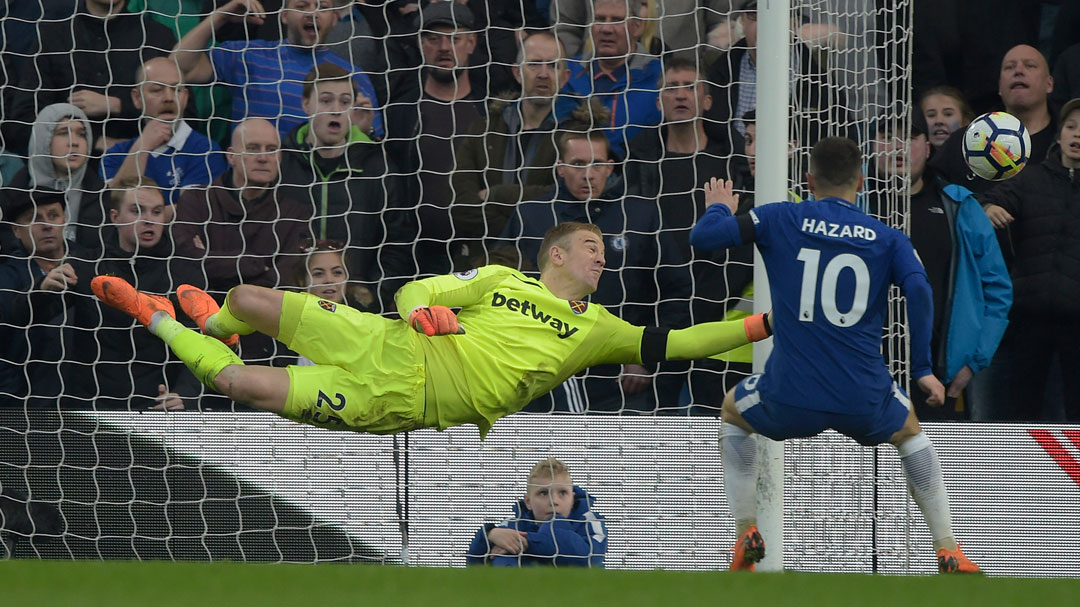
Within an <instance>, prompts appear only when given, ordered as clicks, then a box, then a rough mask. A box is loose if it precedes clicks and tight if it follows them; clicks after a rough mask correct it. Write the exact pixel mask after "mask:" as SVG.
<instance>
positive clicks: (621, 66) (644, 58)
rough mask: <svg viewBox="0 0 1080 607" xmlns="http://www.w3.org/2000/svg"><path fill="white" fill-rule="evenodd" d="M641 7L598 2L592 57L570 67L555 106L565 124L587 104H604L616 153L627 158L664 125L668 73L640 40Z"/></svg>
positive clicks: (621, 2) (595, 2)
mask: <svg viewBox="0 0 1080 607" xmlns="http://www.w3.org/2000/svg"><path fill="white" fill-rule="evenodd" d="M630 6H633V7H634V8H638V9H639V8H640V3H629V2H627V1H626V0H593V14H594V21H593V23H592V26H591V28H590V30H589V31H590V36H591V40H592V45H593V51H592V52H590V53H585V54H582V55H579V56H578V57H576V58H575V59H573V60H572V61H571V62H570V80H569V81H568V82H567V83H566V86H564V87H563V91H562V92H563V94H564V96H562V97H560V98H559V99H558V101H557V103H556V105H555V116H556V117H557V118H558V119H560V120H562V119H565V118H566V117H567V116H569V115H570V114H571V113H573V112H574V111H575V110H576V109H577V108H578V106H579V104H581V102H582V101H583V100H584V99H595V100H598V101H600V102H601V103H602V104H603V105H604V107H606V108H607V109H608V112H609V122H608V124H607V127H608V129H609V130H607V131H606V134H607V136H608V139H609V140H610V141H611V148H612V151H613V152H614V153H615V154H616V155H617V156H618V157H619V158H622V157H624V156H625V155H626V149H627V146H628V145H629V143H630V140H632V139H633V138H634V137H635V136H636V135H637V134H638V132H639V131H640V130H641V129H643V128H646V127H650V126H654V125H656V124H658V123H659V122H660V108H659V107H658V106H657V97H658V95H659V89H660V78H661V76H662V75H663V74H662V72H663V69H662V67H661V65H660V60H659V59H656V58H655V57H650V56H648V55H647V54H646V52H645V47H643V46H642V45H641V44H640V43H639V41H638V39H639V38H640V36H641V32H642V30H643V29H644V26H645V24H644V22H643V21H642V20H641V18H640V16H639V14H638V11H636V10H635V11H634V12H633V13H630V12H629V7H630Z"/></svg>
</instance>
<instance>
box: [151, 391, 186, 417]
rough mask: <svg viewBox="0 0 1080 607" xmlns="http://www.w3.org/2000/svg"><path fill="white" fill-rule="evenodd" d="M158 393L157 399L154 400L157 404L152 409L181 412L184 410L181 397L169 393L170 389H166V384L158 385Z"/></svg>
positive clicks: (174, 393)
mask: <svg viewBox="0 0 1080 607" xmlns="http://www.w3.org/2000/svg"><path fill="white" fill-rule="evenodd" d="M157 391H158V395H157V398H155V399H154V400H156V401H157V404H156V405H154V406H152V407H150V408H151V409H160V410H162V411H179V410H181V409H183V408H184V401H182V400H180V395H179V394H177V393H176V392H169V389H168V388H166V387H165V384H158V387H157Z"/></svg>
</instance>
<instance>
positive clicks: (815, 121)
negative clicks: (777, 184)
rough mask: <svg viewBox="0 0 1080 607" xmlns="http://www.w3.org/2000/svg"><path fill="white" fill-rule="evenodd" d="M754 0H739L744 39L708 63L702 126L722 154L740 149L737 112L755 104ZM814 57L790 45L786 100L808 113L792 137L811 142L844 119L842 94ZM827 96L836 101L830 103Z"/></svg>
mask: <svg viewBox="0 0 1080 607" xmlns="http://www.w3.org/2000/svg"><path fill="white" fill-rule="evenodd" d="M757 4H758V3H757V0H740V4H739V5H738V12H737V19H738V21H739V24H740V25H741V26H742V31H743V38H742V39H741V40H739V41H737V42H735V44H734V45H732V47H731V50H729V51H728V52H726V53H724V54H723V55H721V56H720V58H718V59H717V60H716V61H715V62H714V63H713V64H712V66H711V67H710V68H709V73H708V80H709V82H710V83H711V85H712V87H713V88H712V91H711V93H712V107H710V108H709V111H707V112H705V118H706V123H705V130H706V132H708V133H709V138H710V139H713V140H715V141H717V142H719V143H720V145H722V146H723V149H724V150H725V151H726V152H727V153H732V152H734V151H736V150H740V149H742V147H743V144H742V138H743V135H744V133H745V130H746V127H745V125H744V124H743V123H742V121H740V120H738V119H737V117H739V116H743V115H744V114H746V113H747V112H749V111H751V110H754V109H755V107H756V104H757ZM792 25H793V27H795V26H800V24H798V23H792ZM816 57H817V55H815V53H814V52H813V51H812V50H811V49H810V48H809V47H808V46H807V45H806V44H803V43H794V44H793V45H792V55H791V68H792V71H793V72H794V74H793V76H792V82H793V83H794V84H793V86H792V90H791V99H792V103H793V104H798V109H797V110H796V109H795V108H794V107H793V111H801V113H802V114H803V115H805V116H807V118H804V119H802V120H799V121H796V125H797V126H798V128H800V129H801V130H805V132H799V133H798V134H797V136H796V139H797V140H799V141H801V142H806V143H807V144H808V145H811V146H812V145H813V144H814V143H815V142H816V141H817V140H818V139H819V138H820V136H821V135H822V134H824V132H825V131H826V130H827V129H833V130H835V129H836V125H838V124H840V125H843V124H847V122H848V119H847V117H846V110H845V108H846V107H847V104H846V102H845V101H844V100H843V98H842V93H838V92H836V91H835V87H833V86H832V83H831V81H830V75H829V72H828V70H827V69H826V68H825V67H823V66H822V65H821V63H820V62H819V61H817V60H816ZM838 95H839V96H840V98H839V99H838V97H837V96H838ZM830 98H832V99H834V100H835V101H833V102H832V103H830Z"/></svg>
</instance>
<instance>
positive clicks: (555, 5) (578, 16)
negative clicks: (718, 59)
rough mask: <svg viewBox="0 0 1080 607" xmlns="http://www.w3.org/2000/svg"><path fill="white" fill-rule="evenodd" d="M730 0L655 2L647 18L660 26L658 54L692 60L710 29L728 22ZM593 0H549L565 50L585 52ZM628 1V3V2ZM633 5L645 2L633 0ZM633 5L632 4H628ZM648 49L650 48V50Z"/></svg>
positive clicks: (556, 29) (576, 52) (591, 20)
mask: <svg viewBox="0 0 1080 607" xmlns="http://www.w3.org/2000/svg"><path fill="white" fill-rule="evenodd" d="M731 3H732V2H731V0H699V1H692V0H674V1H672V0H664V1H663V2H657V3H656V14H654V15H648V17H649V19H650V20H652V21H654V22H655V23H657V24H658V25H659V27H658V28H657V29H658V35H657V38H656V40H657V41H658V42H659V43H660V48H659V49H657V50H658V51H660V52H658V53H653V54H657V55H658V54H661V53H662V54H664V55H665V56H667V55H669V54H677V55H679V56H680V57H683V58H685V59H691V60H692V59H694V56H695V53H701V52H702V51H704V50H705V48H707V47H705V46H703V45H705V44H706V43H707V42H708V37H709V32H710V31H712V30H713V29H714V28H716V27H717V26H719V25H721V24H723V23H725V22H726V21H727V19H726V15H727V14H728V13H729V12H730V10H731V7H730V5H731ZM594 4H595V2H594V1H593V0H551V3H550V5H551V11H550V12H551V22H552V23H553V24H554V25H555V32H556V33H557V34H558V36H559V41H560V42H562V43H563V46H564V47H565V48H566V52H567V53H569V54H570V55H571V56H576V55H579V54H583V53H585V52H587V50H588V49H587V47H588V45H589V44H588V42H589V41H588V31H589V24H591V23H594V19H593V5H594ZM627 4H631V2H627ZM634 4H641V5H645V4H647V2H643V1H641V0H636V2H634ZM631 5H632V4H631ZM650 51H651V49H650Z"/></svg>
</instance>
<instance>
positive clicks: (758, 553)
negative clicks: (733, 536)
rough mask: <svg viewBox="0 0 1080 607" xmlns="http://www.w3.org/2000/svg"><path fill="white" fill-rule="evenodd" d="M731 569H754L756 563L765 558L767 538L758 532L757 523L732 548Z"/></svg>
mask: <svg viewBox="0 0 1080 607" xmlns="http://www.w3.org/2000/svg"><path fill="white" fill-rule="evenodd" d="M731 550H732V552H734V553H735V554H734V556H732V557H731V567H730V569H731V571H753V570H754V563H756V562H758V561H760V560H761V559H763V558H765V540H764V538H762V537H761V534H760V533H758V529H757V525H751V526H750V528H749V529H747V530H746V532H745V533H743V534H742V536H740V537H739V540H738V541H737V542H735V547H734V548H732V549H731Z"/></svg>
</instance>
